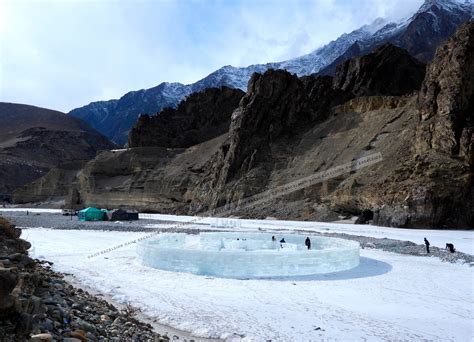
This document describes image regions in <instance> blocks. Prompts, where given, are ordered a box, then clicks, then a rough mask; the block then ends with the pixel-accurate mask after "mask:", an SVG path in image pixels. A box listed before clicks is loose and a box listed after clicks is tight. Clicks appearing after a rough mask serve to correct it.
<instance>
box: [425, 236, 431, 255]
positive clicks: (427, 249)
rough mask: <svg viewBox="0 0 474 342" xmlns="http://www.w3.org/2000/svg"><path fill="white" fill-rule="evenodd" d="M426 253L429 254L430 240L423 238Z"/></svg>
mask: <svg viewBox="0 0 474 342" xmlns="http://www.w3.org/2000/svg"><path fill="white" fill-rule="evenodd" d="M425 246H426V253H428V254H430V242H429V241H428V240H426V238H425Z"/></svg>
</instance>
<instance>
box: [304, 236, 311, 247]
mask: <svg viewBox="0 0 474 342" xmlns="http://www.w3.org/2000/svg"><path fill="white" fill-rule="evenodd" d="M304 245H305V246H306V247H308V249H311V240H310V239H309V237H307V238H306V240H304Z"/></svg>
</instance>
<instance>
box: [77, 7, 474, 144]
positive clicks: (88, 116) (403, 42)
mask: <svg viewBox="0 0 474 342" xmlns="http://www.w3.org/2000/svg"><path fill="white" fill-rule="evenodd" d="M473 17H474V4H473V3H472V1H467V2H462V1H459V0H426V1H425V3H424V4H423V5H422V6H421V8H420V9H419V10H418V11H417V12H416V13H415V14H414V15H413V16H411V17H410V18H407V19H403V20H401V21H400V22H396V23H390V22H386V21H385V20H384V19H380V18H379V19H377V20H375V21H374V22H373V23H371V24H370V25H364V26H362V27H361V28H359V29H357V30H355V31H353V32H351V33H348V34H344V35H342V36H341V37H339V38H338V39H336V40H335V41H332V42H330V43H329V44H327V45H325V46H323V47H321V48H319V49H317V50H315V51H313V52H311V53H309V54H307V55H305V56H301V57H298V58H294V59H291V60H289V61H284V62H278V63H267V64H257V65H250V66H248V67H245V68H236V67H232V66H224V67H222V68H220V69H219V70H216V71H215V72H213V73H211V74H210V75H208V76H207V77H205V78H204V79H202V80H199V81H198V82H196V83H193V84H189V85H183V84H180V83H167V82H165V83H161V84H160V85H158V86H157V87H154V88H150V89H146V90H139V91H133V92H129V93H127V94H125V95H124V96H123V97H121V98H120V99H118V100H110V101H100V102H93V103H91V104H89V105H86V106H84V107H81V108H76V109H73V110H72V111H71V112H70V113H69V114H71V115H72V116H75V117H78V118H81V119H83V120H84V121H86V122H87V123H89V124H90V125H91V126H92V127H94V128H95V129H97V130H98V131H100V132H101V133H102V134H104V135H105V136H107V137H108V138H110V139H111V140H113V141H114V142H116V143H118V144H124V143H125V142H126V141H127V136H128V132H129V130H130V129H131V127H132V126H133V125H134V123H135V121H136V120H137V118H138V117H139V115H140V114H154V113H157V112H159V111H161V110H162V109H164V108H166V107H175V106H176V105H177V104H178V103H179V102H180V101H181V100H182V99H184V98H185V97H186V96H188V95H189V94H191V93H193V92H197V91H201V90H203V89H206V88H215V87H221V86H227V87H230V88H236V89H241V90H243V91H246V90H247V83H248V80H249V79H250V77H251V75H252V74H253V73H254V72H258V73H263V72H265V70H267V69H284V70H287V71H289V72H290V73H295V74H296V75H298V76H304V75H310V74H313V73H320V74H322V75H333V74H334V72H335V68H336V66H337V65H339V64H340V63H342V62H343V61H345V60H346V59H348V58H351V57H354V56H360V55H364V54H367V53H369V52H371V51H372V50H374V49H375V48H376V47H378V46H380V45H383V44H385V43H387V42H389V43H392V44H393V45H396V46H399V47H402V48H404V49H406V50H407V51H408V52H409V53H410V54H411V55H412V56H414V57H415V58H417V59H420V60H421V61H423V62H427V61H429V60H430V59H431V58H432V57H433V55H434V52H435V50H436V47H437V46H438V45H439V44H440V43H441V42H442V41H444V40H445V39H446V38H447V37H449V36H451V35H452V34H453V33H454V31H455V30H456V28H457V27H459V25H461V24H462V23H463V22H466V21H467V20H470V19H472V18H473Z"/></svg>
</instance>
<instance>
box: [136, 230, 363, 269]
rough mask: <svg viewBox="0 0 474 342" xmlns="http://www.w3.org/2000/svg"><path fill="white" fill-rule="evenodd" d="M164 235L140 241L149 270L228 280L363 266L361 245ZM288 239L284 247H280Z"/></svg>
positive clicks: (290, 237) (300, 238)
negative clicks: (307, 244) (308, 244)
mask: <svg viewBox="0 0 474 342" xmlns="http://www.w3.org/2000/svg"><path fill="white" fill-rule="evenodd" d="M272 236H273V235H272V234H263V233H200V234H198V235H188V234H184V233H165V234H160V235H157V236H156V237H154V238H151V239H147V240H143V241H140V242H139V243H138V244H137V254H138V257H139V259H140V261H141V262H142V263H143V264H144V265H146V266H150V267H154V268H158V269H162V270H167V271H175V272H189V273H194V274H198V275H207V276H215V277H226V278H268V277H288V276H305V275H313V274H321V273H332V272H339V271H345V270H348V269H351V268H354V267H356V266H358V265H359V243H358V242H355V241H350V240H344V239H338V238H329V237H320V236H310V239H311V249H309V250H308V248H307V247H306V246H305V239H306V237H307V236H306V235H296V234H286V235H274V236H275V241H272ZM282 238H284V239H285V242H284V243H280V240H281V239H282Z"/></svg>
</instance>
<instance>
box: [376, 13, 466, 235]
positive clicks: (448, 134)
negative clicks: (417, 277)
mask: <svg viewBox="0 0 474 342" xmlns="http://www.w3.org/2000/svg"><path fill="white" fill-rule="evenodd" d="M473 75H474V23H473V22H470V23H467V24H465V25H463V26H462V27H461V28H460V29H459V30H458V31H457V32H456V34H455V35H454V36H453V37H451V38H450V39H449V40H448V41H447V42H446V43H445V44H444V45H443V46H441V47H439V48H438V50H437V52H436V56H435V57H434V59H433V61H432V62H431V64H430V65H429V66H428V68H427V73H426V78H425V80H424V81H423V86H422V89H421V91H420V93H419V96H418V109H419V111H418V113H417V114H418V115H417V125H416V138H415V143H414V154H415V157H414V158H413V159H412V160H411V161H410V160H409V161H408V162H407V163H406V166H405V167H402V168H400V169H399V171H398V174H397V175H393V178H392V181H393V182H394V183H395V184H398V186H397V187H393V189H392V190H391V196H393V197H392V198H396V197H397V194H396V193H397V192H398V193H405V194H406V197H405V199H404V201H400V199H398V204H397V205H392V206H386V207H384V208H381V209H380V210H379V211H377V213H376V215H375V218H374V222H375V223H376V224H382V225H396V226H418V227H433V226H438V227H446V226H449V227H471V228H472V227H473V226H474V190H473V189H474V186H473V174H472V170H473V138H472V132H473V110H474V78H473ZM405 191H406V192H405ZM392 203H393V202H392Z"/></svg>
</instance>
